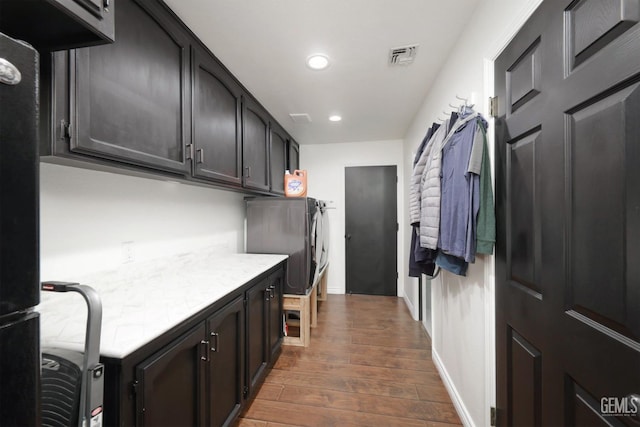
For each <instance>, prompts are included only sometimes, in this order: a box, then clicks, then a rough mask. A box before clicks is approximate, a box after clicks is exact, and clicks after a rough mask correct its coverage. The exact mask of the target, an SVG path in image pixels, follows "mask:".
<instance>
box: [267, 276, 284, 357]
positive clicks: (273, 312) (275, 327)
mask: <svg viewBox="0 0 640 427" xmlns="http://www.w3.org/2000/svg"><path fill="white" fill-rule="evenodd" d="M283 279H284V271H283V270H282V269H281V270H278V271H277V272H275V273H273V274H272V275H271V276H269V291H270V295H269V361H270V362H274V361H275V358H276V356H277V354H278V352H279V351H280V348H281V347H282V337H283V332H282V327H283V320H282V282H283Z"/></svg>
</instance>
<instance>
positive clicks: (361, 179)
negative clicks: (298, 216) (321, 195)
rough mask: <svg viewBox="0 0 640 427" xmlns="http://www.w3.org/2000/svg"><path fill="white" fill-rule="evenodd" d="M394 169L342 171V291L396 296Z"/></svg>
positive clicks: (379, 167) (368, 167)
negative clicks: (343, 252) (343, 178)
mask: <svg viewBox="0 0 640 427" xmlns="http://www.w3.org/2000/svg"><path fill="white" fill-rule="evenodd" d="M396 184H397V176H396V167H395V166H361V167H347V168H345V232H346V233H345V245H346V247H345V250H346V291H347V293H349V294H368V295H393V296H396V295H397V281H398V273H397V271H398V270H397V264H398V262H397V250H398V248H397V234H398V214H397V189H396Z"/></svg>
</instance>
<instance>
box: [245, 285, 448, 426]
mask: <svg viewBox="0 0 640 427" xmlns="http://www.w3.org/2000/svg"><path fill="white" fill-rule="evenodd" d="M451 425H460V419H459V418H458V415H457V414H456V411H455V408H454V407H453V404H452V403H451V400H450V398H449V395H448V394H447V391H446V389H445V387H444V385H443V384H442V381H441V380H440V377H439V375H438V372H437V370H436V367H435V366H434V364H433V362H432V360H431V341H430V339H429V336H428V335H427V334H426V332H425V331H424V329H423V328H422V326H421V325H420V323H419V322H416V321H414V320H413V319H412V318H411V315H410V314H409V310H408V309H407V307H406V305H405V303H404V301H403V300H402V298H396V297H381V296H368V295H328V299H327V301H324V302H321V303H320V306H319V308H318V327H317V328H312V329H311V345H310V346H309V347H308V348H302V347H291V346H284V347H283V351H282V354H281V356H280V358H279V359H278V361H277V362H276V364H275V366H274V369H273V370H272V371H271V372H270V373H269V375H268V376H267V378H266V380H265V383H264V384H263V385H262V388H261V389H260V391H259V392H258V395H257V396H256V398H255V400H254V401H253V403H252V404H251V406H250V407H249V408H248V409H247V410H246V411H245V413H244V414H243V418H241V419H240V420H239V421H238V423H237V427H258V426H263V427H264V426H269V427H276V426H280V427H284V426H340V427H344V426H367V427H377V426H384V427H387V426H403V427H404V426H439V427H445V426H451Z"/></svg>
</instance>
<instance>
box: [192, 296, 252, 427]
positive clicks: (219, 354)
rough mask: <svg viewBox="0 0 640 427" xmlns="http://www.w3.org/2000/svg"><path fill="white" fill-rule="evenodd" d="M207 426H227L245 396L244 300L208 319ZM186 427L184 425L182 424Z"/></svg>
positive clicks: (233, 303)
mask: <svg viewBox="0 0 640 427" xmlns="http://www.w3.org/2000/svg"><path fill="white" fill-rule="evenodd" d="M207 323H208V328H207V329H208V333H209V342H210V345H211V362H210V370H209V399H208V402H207V404H206V406H207V407H209V408H210V415H209V419H210V421H209V425H210V426H211V427H219V426H228V425H230V424H231V423H232V422H233V420H234V419H235V417H236V416H237V415H238V414H239V412H240V408H241V406H242V403H243V401H244V397H245V387H244V384H245V380H244V372H245V364H244V360H245V359H244V357H245V353H244V347H245V335H244V330H245V323H244V298H243V297H242V296H240V297H238V298H236V299H235V300H234V301H233V302H231V303H229V304H228V305H226V306H225V307H224V308H223V309H221V310H220V311H218V312H217V313H216V314H215V315H213V316H212V317H211V318H210V319H209V320H208V322H207ZM184 425H186V424H184Z"/></svg>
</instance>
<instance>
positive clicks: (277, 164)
mask: <svg viewBox="0 0 640 427" xmlns="http://www.w3.org/2000/svg"><path fill="white" fill-rule="evenodd" d="M270 130H271V139H270V150H269V151H270V160H271V161H270V171H271V192H272V193H275V194H284V171H285V170H286V169H287V134H286V133H285V132H284V130H283V129H282V128H281V127H280V125H278V124H277V123H275V122H271V129H270Z"/></svg>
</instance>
